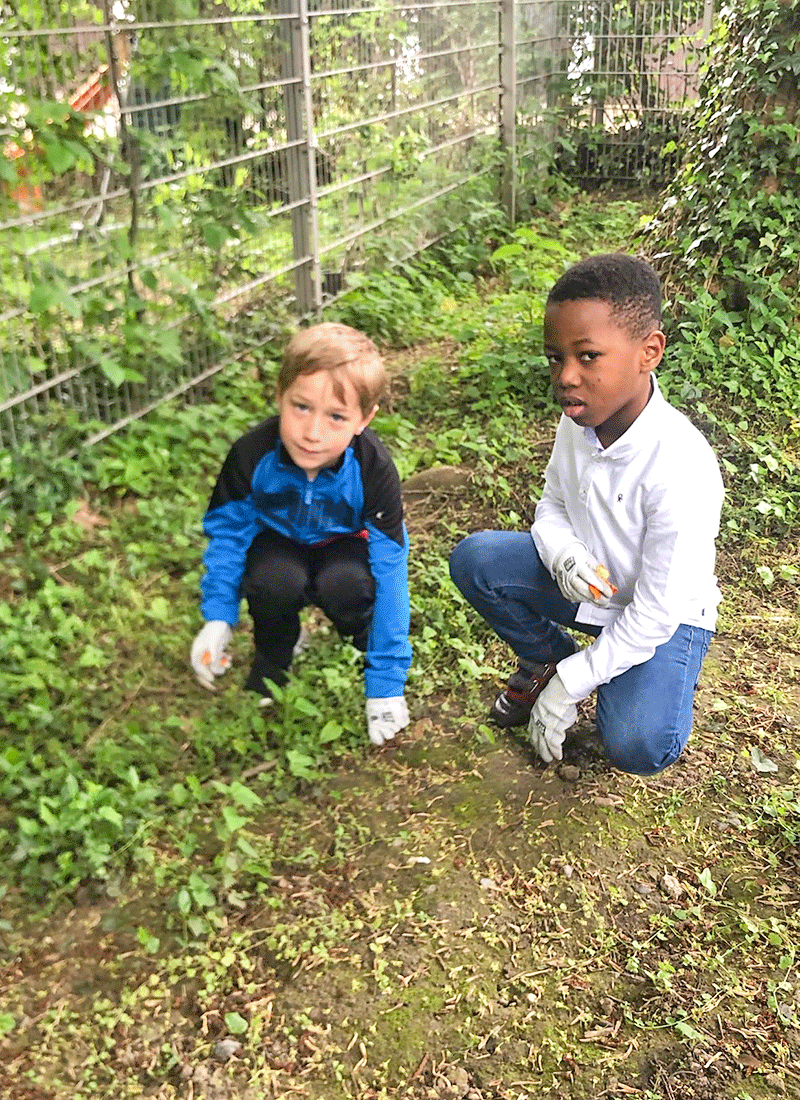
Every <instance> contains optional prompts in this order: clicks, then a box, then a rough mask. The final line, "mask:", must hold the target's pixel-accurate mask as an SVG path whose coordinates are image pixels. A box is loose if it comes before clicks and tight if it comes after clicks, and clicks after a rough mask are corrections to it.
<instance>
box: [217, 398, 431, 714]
mask: <svg viewBox="0 0 800 1100" xmlns="http://www.w3.org/2000/svg"><path fill="white" fill-rule="evenodd" d="M267 527H269V528H271V529H272V530H273V531H277V532H278V533H279V534H281V535H284V536H285V537H286V538H290V539H293V540H294V541H295V542H297V543H300V544H301V545H303V546H316V545H319V544H320V543H324V542H327V541H329V540H330V539H332V538H336V537H337V536H338V535H353V534H358V533H359V532H362V531H365V530H366V532H367V539H368V547H369V565H370V570H371V572H372V576H373V578H374V580H375V606H374V609H373V614H372V627H371V629H370V636H369V642H368V646H367V654H366V672H365V681H366V695H367V698H369V699H388V698H394V697H396V696H398V695H402V694H403V688H404V686H405V681H406V675H407V673H408V667H409V665H410V663H411V646H410V644H409V640H408V630H409V600H408V534H407V531H406V527H405V524H404V522H403V503H402V498H401V495H400V478H399V476H398V473H397V469H396V467H395V465H394V463H393V462H392V460H391V458H390V457H389V454H388V452H387V450H386V448H385V447H384V445H383V444H382V443H381V441H380V439H379V438H378V436H377V435H376V434H375V432H373V431H372V429H371V428H365V429H364V431H363V432H362V433H361V434H360V435H357V436H354V437H353V441H352V443H351V444H350V446H349V447H348V448H347V450H346V451H345V452H344V454H343V455H342V457H341V459H340V460H339V462H338V463H337V465H336V466H335V467H332V468H331V469H327V470H320V472H319V473H318V474H317V476H316V478H315V479H314V480H313V481H309V480H308V478H307V477H306V474H305V471H303V470H301V469H300V468H299V467H298V466H296V465H295V463H294V462H293V461H292V460H291V458H290V457H289V455H288V453H287V452H286V450H285V449H284V447H283V445H282V443H281V441H280V435H279V434H278V417H277V416H272V417H270V418H269V419H268V420H265V421H263V423H261V424H259V425H258V426H257V427H256V428H253V430H252V431H250V432H247V434H246V435H243V436H242V437H241V439H238V440H237V441H236V443H234V445H233V447H231V450H230V452H229V454H228V457H227V458H226V459H225V462H224V464H223V467H222V471H221V473H220V475H219V478H218V480H217V484H216V487H215V489H214V492H213V494H212V496H211V501H210V503H209V506H208V511H207V512H206V515H205V519H204V521H203V528H204V530H205V532H206V534H207V535H208V537H209V539H210V540H211V541H210V542H209V546H208V549H207V551H206V553H205V555H204V557H203V562H204V563H205V566H206V570H207V572H206V574H205V576H204V577H203V580H202V581H201V588H202V592H203V601H202V611H203V615H204V617H205V619H206V620H207V621H210V620H212V619H221V620H223V621H224V622H227V623H230V625H231V626H235V624H236V623H237V622H238V620H239V604H240V600H241V595H240V590H241V583H242V577H243V575H244V570H245V562H246V559H247V551H248V550H249V548H250V544H251V543H252V541H253V539H254V538H255V537H256V535H258V534H259V533H260V532H261V531H263V530H264V528H267Z"/></svg>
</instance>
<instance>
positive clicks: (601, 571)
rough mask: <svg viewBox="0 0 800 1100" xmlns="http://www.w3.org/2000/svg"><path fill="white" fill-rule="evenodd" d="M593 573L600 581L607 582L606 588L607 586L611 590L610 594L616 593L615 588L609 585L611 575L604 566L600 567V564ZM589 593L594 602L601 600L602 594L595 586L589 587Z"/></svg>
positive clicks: (613, 585)
mask: <svg viewBox="0 0 800 1100" xmlns="http://www.w3.org/2000/svg"><path fill="white" fill-rule="evenodd" d="M595 573H596V574H597V575H598V577H599V578H600V580H601V581H608V586H609V588H610V589H611V591H612V592H616V591H617V586H616V585H615V584H612V583H611V574H610V573H609V571H608V569H607V568H606V567H605V566H604V565H602V564H600V565H598V567H597V568H596V569H595ZM589 591H590V592H591V594H592V595H593V596H594V598H595V599H596V600H599V599H601V598H602V595H603V593H602V592H601V591H600V589H599V588H595V586H594V585H593V584H590V585H589Z"/></svg>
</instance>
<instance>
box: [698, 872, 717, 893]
mask: <svg viewBox="0 0 800 1100" xmlns="http://www.w3.org/2000/svg"><path fill="white" fill-rule="evenodd" d="M697 878H698V880H699V881H700V885H701V886H704V887H705V888H706V890H707V891H708V893H709V894H710V895H711V897H712V898H713V897H715V896H716V893H717V887H716V884H715V883H714V880H713V878H712V877H711V872H710V871H709V869H708V867H704V868H703V870H702V871H701V872H700V874H699V875H698V876H697Z"/></svg>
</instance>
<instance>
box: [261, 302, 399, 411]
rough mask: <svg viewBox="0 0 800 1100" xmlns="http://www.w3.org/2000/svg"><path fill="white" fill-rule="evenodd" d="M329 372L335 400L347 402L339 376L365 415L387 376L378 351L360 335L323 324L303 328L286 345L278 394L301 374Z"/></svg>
mask: <svg viewBox="0 0 800 1100" xmlns="http://www.w3.org/2000/svg"><path fill="white" fill-rule="evenodd" d="M321 370H325V371H329V372H330V374H331V375H332V376H333V392H334V394H335V395H336V399H337V401H342V402H344V401H345V400H346V397H345V391H344V387H343V385H342V377H341V376H342V375H344V377H345V378H346V379H347V381H348V382H350V383H351V385H352V386H353V388H354V389H355V391H356V393H357V394H358V401H359V405H360V406H361V411H362V413H363V414H364V416H366V415H367V414H368V413H370V412H371V411H372V409H373V408H374V406H375V405H376V404H377V402H378V399H379V398H380V396H381V394H382V393H383V387H384V384H385V381H386V373H385V370H384V366H383V360H382V359H381V355H380V352H379V351H378V349H377V348H376V347H375V345H374V344H373V342H372V341H371V340H370V338H369V337H368V336H365V335H364V333H363V332H359V331H358V329H354V328H350V326H349V325H341V324H339V323H338V322H335V321H325V322H323V323H322V324H320V325H312V326H311V327H310V328H306V329H302V330H301V331H300V332H298V333H296V335H295V336H293V337H292V339H291V340H290V341H289V343H288V344H287V345H286V349H285V351H284V353H283V361H282V363H281V369H280V371H279V373H278V393H279V394H283V393H285V391H286V390H287V389H288V388H289V387H290V386H291V385H292V383H293V382H295V381H296V380H297V378H299V377H300V375H301V374H316V373H317V371H321Z"/></svg>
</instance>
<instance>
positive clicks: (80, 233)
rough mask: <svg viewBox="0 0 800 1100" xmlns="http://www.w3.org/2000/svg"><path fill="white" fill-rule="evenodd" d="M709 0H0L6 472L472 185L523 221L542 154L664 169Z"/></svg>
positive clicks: (441, 214)
mask: <svg viewBox="0 0 800 1100" xmlns="http://www.w3.org/2000/svg"><path fill="white" fill-rule="evenodd" d="M710 11H711V9H710V5H709V3H708V2H706V0H533V2H530V3H516V4H515V3H514V2H513V0H431V2H429V3H425V2H423V3H413V4H402V5H400V4H397V3H393V2H391V0H379V2H370V0H361V2H359V0H356V2H352V0H351V2H348V0H267V2H266V3H265V2H264V0H228V2H227V3H219V2H216V0H5V2H4V0H0V12H2V13H3V16H4V18H3V24H2V29H0V127H2V132H0V143H2V157H0V240H1V241H2V243H3V248H2V251H0V257H2V258H1V259H0V485H1V484H3V483H6V484H7V483H8V482H9V481H11V480H12V479H13V477H14V474H15V470H16V469H18V468H19V463H21V462H24V458H25V455H26V454H27V453H30V452H34V453H37V454H40V453H41V452H42V449H43V448H44V449H45V450H46V449H47V448H50V450H51V451H53V452H61V453H64V452H67V451H69V450H70V449H74V448H75V447H78V446H82V445H86V444H89V443H91V442H94V441H96V440H98V439H100V438H102V437H103V436H105V435H107V434H109V432H111V431H113V430H115V429H116V428H118V427H119V426H121V425H122V424H125V423H127V422H128V421H129V420H131V419H133V418H134V417H137V416H141V415H142V414H143V413H145V412H147V411H148V410H149V409H151V408H153V407H154V406H156V405H157V404H159V403H160V402H162V401H164V400H167V399H169V398H171V397H174V396H177V395H178V394H191V392H192V391H193V390H194V388H195V387H197V386H198V384H199V383H201V382H203V381H204V380H205V379H206V378H208V377H209V376H210V375H212V374H214V373H215V372H216V371H218V370H220V369H222V368H223V367H224V366H225V364H226V363H228V362H230V361H231V358H232V357H235V356H237V355H240V354H242V352H243V350H244V349H249V348H252V346H253V345H254V344H256V343H258V342H260V341H264V340H266V339H269V338H270V336H271V335H272V334H273V331H274V324H275V321H276V320H277V319H278V318H282V317H285V316H286V315H287V312H288V314H289V315H291V316H293V317H294V318H296V319H302V318H306V317H309V316H312V315H317V314H318V313H319V311H320V309H321V308H322V307H324V305H325V304H326V303H329V302H330V301H332V300H333V299H334V298H335V297H336V296H338V295H339V294H340V293H342V292H343V291H345V290H346V289H347V288H348V287H350V286H352V285H353V283H354V282H356V281H357V280H358V279H359V278H363V276H364V273H366V272H372V271H376V270H380V269H384V268H386V267H390V266H392V265H394V264H397V263H400V262H402V261H403V260H404V259H406V258H408V257H410V256H411V255H413V254H415V253H417V252H419V251H420V250H422V249H423V248H425V247H426V246H428V245H429V244H430V243H431V242H432V241H434V240H437V239H440V238H441V237H442V236H443V235H445V234H447V233H448V232H449V231H451V230H452V229H453V228H454V227H456V226H458V225H459V224H461V223H463V221H464V219H465V217H466V216H467V215H468V213H469V211H470V208H471V207H474V204H476V203H480V202H486V201H496V200H497V199H498V197H500V198H502V200H503V201H504V203H505V205H506V206H507V208H508V210H509V212H511V213H513V211H514V207H515V202H516V198H517V195H518V192H519V189H520V188H524V187H529V186H530V185H531V184H530V181H531V179H533V180H535V178H536V173H537V172H539V171H542V170H544V165H545V163H546V162H547V163H550V162H551V161H553V160H555V161H556V162H557V163H558V165H559V166H560V167H561V169H562V170H563V171H566V172H568V173H570V174H572V175H573V176H574V177H575V178H576V179H579V180H580V181H582V182H584V183H591V182H595V181H598V182H599V181H603V180H606V179H615V180H617V181H618V182H621V183H626V182H636V183H641V182H642V181H645V180H650V181H651V182H653V181H656V182H657V181H658V180H660V179H662V178H664V177H665V175H668V170H669V167H670V166H671V163H672V162H671V161H670V160H669V158H670V157H672V158H673V159H674V157H675V156H676V155H677V150H678V148H679V140H680V120H681V117H682V113H683V111H684V108H685V105H686V103H687V102H689V101H690V100H691V98H692V96H693V95H694V92H695V88H696V80H697V69H698V51H699V50H701V49H702V42H703V40H704V31H707V29H708V23H709V19H710ZM665 158H666V160H665ZM526 167H527V174H526V172H525V171H524V170H523V169H525V168H526Z"/></svg>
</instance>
